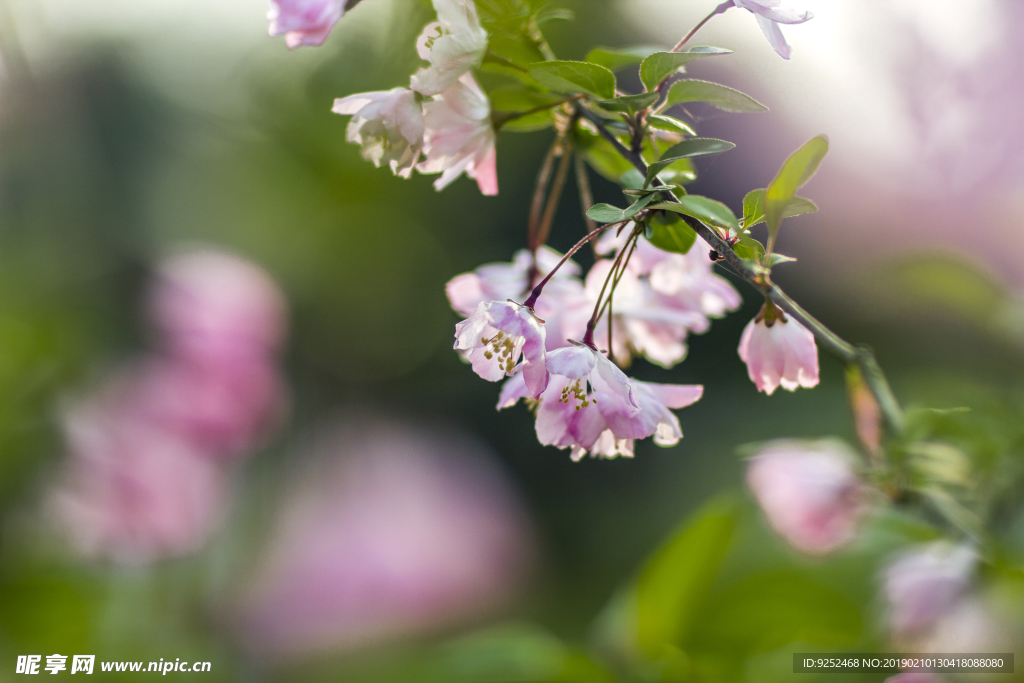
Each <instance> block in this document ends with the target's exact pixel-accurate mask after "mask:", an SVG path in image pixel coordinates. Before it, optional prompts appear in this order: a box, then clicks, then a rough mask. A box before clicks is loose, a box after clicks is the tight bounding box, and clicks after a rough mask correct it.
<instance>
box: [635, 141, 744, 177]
mask: <svg viewBox="0 0 1024 683" xmlns="http://www.w3.org/2000/svg"><path fill="white" fill-rule="evenodd" d="M735 146H736V145H735V144H733V143H731V142H728V141H727V140H718V139H717V138H692V139H690V140H683V141H682V142H680V143H679V144H677V145H673V146H672V147H669V148H668V149H667V150H665V153H664V154H662V155H661V159H659V160H658V161H656V162H654V163H653V164H650V165H649V166H648V167H647V183H648V184H650V183H651V182H653V181H654V179H655V178H656V177H657V175H658V174H659V173H661V172H662V171H663V170H664V169H666V168H668V167H669V166H671V165H672V164H673V163H675V162H676V161H678V160H680V159H685V158H688V157H698V156H706V155H708V154H721V153H722V152H728V151H729V150H730V149H732V148H734V147H735Z"/></svg>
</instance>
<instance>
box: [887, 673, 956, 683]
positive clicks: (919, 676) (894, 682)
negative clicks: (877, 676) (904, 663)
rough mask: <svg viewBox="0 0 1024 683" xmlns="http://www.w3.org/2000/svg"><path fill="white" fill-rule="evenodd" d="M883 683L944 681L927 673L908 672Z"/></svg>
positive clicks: (932, 682) (890, 677) (931, 682)
mask: <svg viewBox="0 0 1024 683" xmlns="http://www.w3.org/2000/svg"><path fill="white" fill-rule="evenodd" d="M883 683H942V679H941V678H939V677H938V676H936V675H935V674H933V673H929V672H927V671H906V672H904V673H901V674H896V675H895V676H889V678H887V679H885V681H883Z"/></svg>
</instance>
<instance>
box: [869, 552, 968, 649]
mask: <svg viewBox="0 0 1024 683" xmlns="http://www.w3.org/2000/svg"><path fill="white" fill-rule="evenodd" d="M977 562H978V555H977V552H976V551H975V550H974V549H973V548H972V547H970V546H968V545H953V544H951V543H948V542H945V541H936V542H935V543H931V544H928V545H925V546H922V547H919V548H916V549H914V550H911V551H909V552H907V553H904V554H903V555H902V556H900V557H899V558H897V559H896V560H895V561H893V562H892V563H891V564H890V565H889V566H888V567H887V568H886V570H885V576H884V578H885V595H886V598H887V599H888V603H889V625H890V628H891V629H892V633H893V636H894V637H896V638H897V639H904V640H905V639H908V638H914V637H918V636H920V635H922V634H924V633H925V632H927V631H929V630H931V629H932V628H933V627H934V626H935V625H936V624H937V623H938V622H939V621H940V620H941V619H942V617H944V616H945V615H946V614H947V613H948V612H950V611H952V609H953V608H954V607H955V605H956V604H957V603H958V602H959V601H960V599H961V598H963V597H964V595H965V594H966V593H967V592H968V591H969V589H970V587H971V579H972V578H973V575H974V569H975V566H976V565H977Z"/></svg>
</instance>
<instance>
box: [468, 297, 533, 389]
mask: <svg viewBox="0 0 1024 683" xmlns="http://www.w3.org/2000/svg"><path fill="white" fill-rule="evenodd" d="M544 334H545V333H544V325H543V324H542V322H541V321H540V320H539V319H538V318H537V315H536V314H535V313H534V312H533V311H532V310H530V309H529V308H527V307H526V306H523V305H520V304H517V303H514V302H511V301H488V302H482V303H481V304H480V305H479V306H477V308H476V311H474V312H473V314H472V315H471V316H469V317H468V318H466V319H465V320H463V321H462V322H460V323H458V324H457V325H456V326H455V349H456V350H457V351H460V352H462V356H463V358H465V359H466V360H468V361H469V363H470V364H471V365H472V366H473V372H475V373H476V374H478V375H479V376H480V377H482V378H484V379H486V380H488V381H490V382H497V381H498V380H500V379H502V378H503V377H506V376H511V375H512V373H513V370H515V369H516V367H517V364H518V363H519V359H520V357H522V358H523V359H524V361H523V366H522V373H523V378H524V381H525V383H526V386H527V387H528V388H529V390H530V392H531V394H532V395H533V396H535V397H536V396H540V394H541V392H543V391H544V389H545V388H547V385H548V371H547V369H546V367H545V354H544Z"/></svg>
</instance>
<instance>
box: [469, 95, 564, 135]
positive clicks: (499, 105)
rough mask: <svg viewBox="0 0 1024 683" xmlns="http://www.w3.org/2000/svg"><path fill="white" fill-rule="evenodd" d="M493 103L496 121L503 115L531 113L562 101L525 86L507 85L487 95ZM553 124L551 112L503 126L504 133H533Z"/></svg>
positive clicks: (547, 111) (525, 117) (527, 117)
mask: <svg viewBox="0 0 1024 683" xmlns="http://www.w3.org/2000/svg"><path fill="white" fill-rule="evenodd" d="M487 98H488V99H489V100H490V102H491V109H492V110H493V111H494V112H495V115H494V118H495V120H500V119H501V117H502V116H507V114H503V113H504V112H508V114H514V113H516V112H524V111H529V110H531V109H536V108H537V107H541V106H544V105H548V104H551V103H552V102H557V101H559V100H561V99H562V98H561V97H558V96H557V95H553V94H551V93H548V92H543V93H542V92H538V91H537V90H533V89H532V88H528V87H526V86H523V85H506V86H501V87H498V88H495V89H494V90H491V91H490V92H488V93H487ZM551 123H552V117H551V110H550V109H543V110H541V111H537V112H534V113H532V114H527V115H526V116H520V117H518V118H515V119H511V120H509V121H508V122H507V123H502V124H501V130H502V131H504V132H521V133H525V132H531V131H536V130H542V129H544V128H547V127H549V126H550V125H551Z"/></svg>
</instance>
